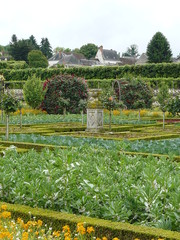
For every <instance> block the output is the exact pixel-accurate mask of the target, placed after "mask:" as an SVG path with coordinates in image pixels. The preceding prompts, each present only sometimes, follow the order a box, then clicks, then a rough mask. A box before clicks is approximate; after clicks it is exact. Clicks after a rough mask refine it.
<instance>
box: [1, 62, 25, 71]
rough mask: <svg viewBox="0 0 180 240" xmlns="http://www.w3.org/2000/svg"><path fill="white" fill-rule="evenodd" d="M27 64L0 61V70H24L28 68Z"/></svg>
mask: <svg viewBox="0 0 180 240" xmlns="http://www.w3.org/2000/svg"><path fill="white" fill-rule="evenodd" d="M28 67H29V66H28V64H27V63H26V62H25V61H1V62H0V69H14V70H16V69H25V68H28Z"/></svg>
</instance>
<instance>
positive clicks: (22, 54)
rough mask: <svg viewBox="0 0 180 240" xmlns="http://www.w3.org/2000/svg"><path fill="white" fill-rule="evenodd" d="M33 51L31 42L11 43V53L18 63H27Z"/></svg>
mask: <svg viewBox="0 0 180 240" xmlns="http://www.w3.org/2000/svg"><path fill="white" fill-rule="evenodd" d="M31 50H33V46H32V45H31V43H30V41H29V40H24V39H22V40H19V41H16V42H13V43H10V49H9V53H10V55H11V56H12V57H13V58H14V60H16V61H25V62H27V61H28V59H27V57H28V53H29V52H30V51H31Z"/></svg>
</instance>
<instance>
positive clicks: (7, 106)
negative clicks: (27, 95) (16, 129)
mask: <svg viewBox="0 0 180 240" xmlns="http://www.w3.org/2000/svg"><path fill="white" fill-rule="evenodd" d="M1 107H2V109H3V110H4V112H5V114H6V140H8V137H9V114H10V113H13V112H15V111H16V110H17V108H18V101H17V99H16V98H15V97H13V96H12V95H11V94H10V93H6V94H4V95H3V99H2V105H1Z"/></svg>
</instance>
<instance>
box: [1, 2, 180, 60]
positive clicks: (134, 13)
mask: <svg viewBox="0 0 180 240" xmlns="http://www.w3.org/2000/svg"><path fill="white" fill-rule="evenodd" d="M179 9H180V0H171V1H170V0H64V1H63V0H49V1H46V0H29V1H27V0H6V1H2V2H1V7H0V33H1V34H0V45H3V46H5V45H7V44H9V42H10V41H11V37H12V35H13V34H16V36H17V38H18V40H20V39H27V38H29V37H30V36H31V35H34V37H35V38H36V40H37V43H38V44H40V42H41V39H42V38H46V37H47V38H48V40H49V42H50V44H51V46H52V49H54V48H56V47H64V48H70V49H75V48H80V47H81V46H82V45H85V44H88V43H94V44H96V45H97V46H98V47H99V46H101V45H102V46H103V48H104V49H113V50H116V51H117V52H118V53H120V54H121V55H122V53H123V52H126V51H127V48H128V47H130V46H131V45H132V44H136V45H137V46H138V52H139V54H142V53H144V52H146V49H147V45H148V43H149V42H150V40H151V39H152V37H153V35H154V34H155V33H156V32H161V33H163V35H164V36H165V37H166V38H167V40H168V42H169V44H170V48H171V50H172V53H173V56H174V57H177V55H178V54H179V53H180V16H179Z"/></svg>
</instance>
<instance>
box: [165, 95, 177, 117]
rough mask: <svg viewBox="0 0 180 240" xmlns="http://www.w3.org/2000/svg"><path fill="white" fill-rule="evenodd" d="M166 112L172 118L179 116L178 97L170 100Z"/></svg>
mask: <svg viewBox="0 0 180 240" xmlns="http://www.w3.org/2000/svg"><path fill="white" fill-rule="evenodd" d="M167 110H168V112H170V113H171V114H172V115H173V116H176V115H177V116H179V115H180V96H176V98H175V99H173V98H172V99H171V100H170V102H169V103H168V106H167Z"/></svg>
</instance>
